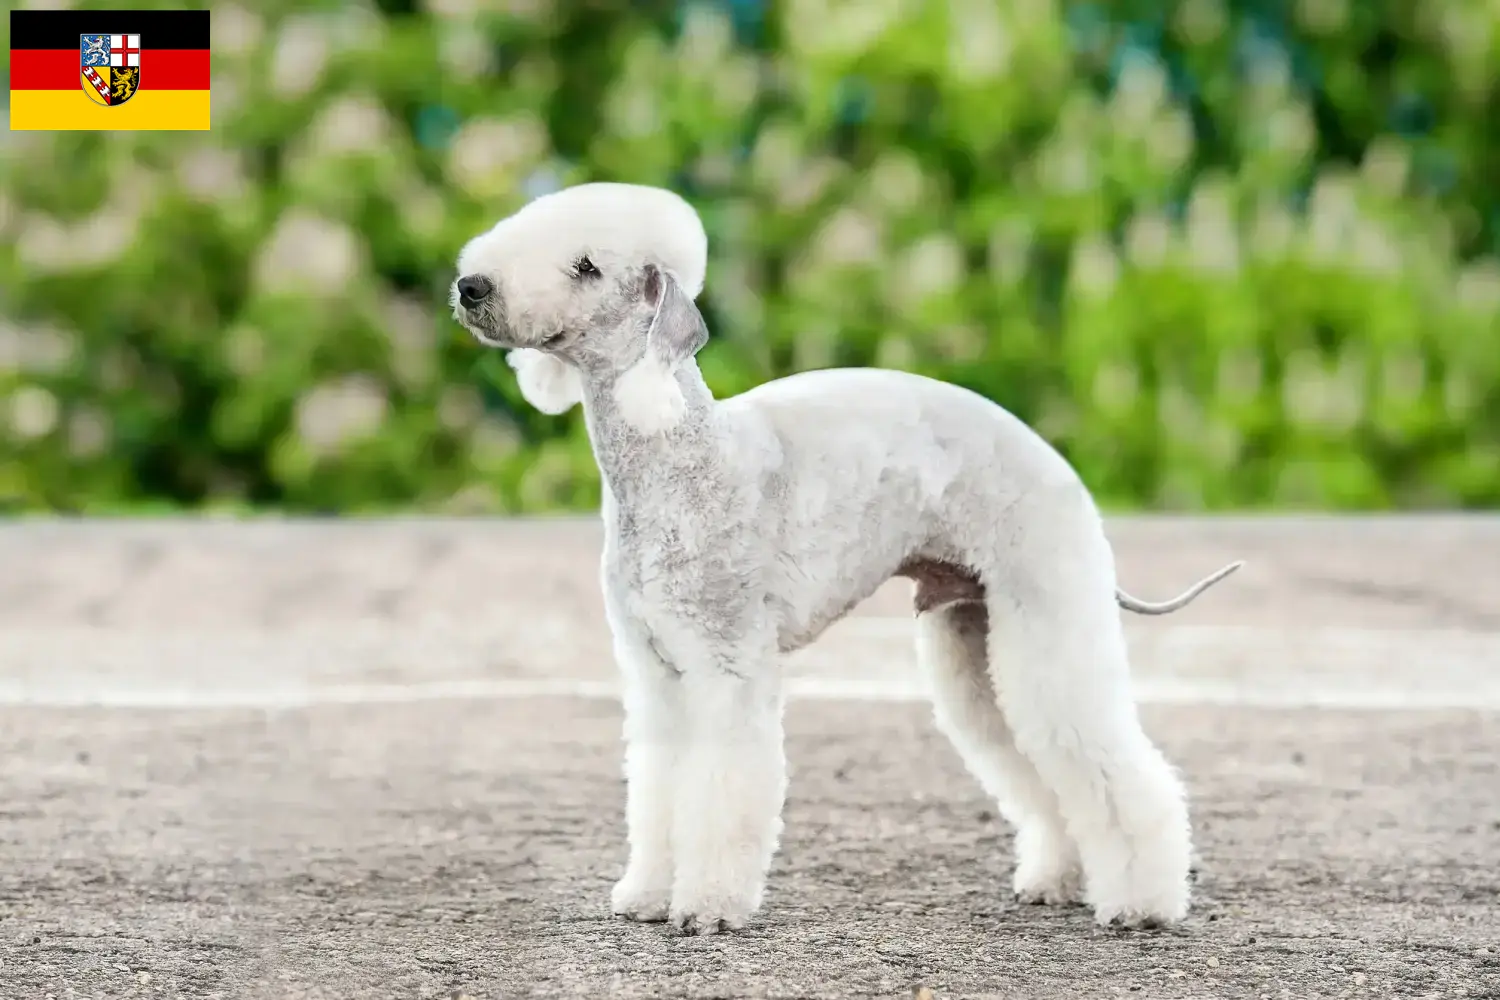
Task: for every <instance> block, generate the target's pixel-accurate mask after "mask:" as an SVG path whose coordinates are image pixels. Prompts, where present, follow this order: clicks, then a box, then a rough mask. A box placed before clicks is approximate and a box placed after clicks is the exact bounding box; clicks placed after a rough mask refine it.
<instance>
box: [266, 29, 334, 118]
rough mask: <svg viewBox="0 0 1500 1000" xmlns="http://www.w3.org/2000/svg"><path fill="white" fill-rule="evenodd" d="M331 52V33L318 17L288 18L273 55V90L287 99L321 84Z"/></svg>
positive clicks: (271, 79) (271, 81)
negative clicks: (318, 21) (329, 35)
mask: <svg viewBox="0 0 1500 1000" xmlns="http://www.w3.org/2000/svg"><path fill="white" fill-rule="evenodd" d="M329 54H330V51H329V44H328V37H327V35H326V33H325V31H324V29H323V28H322V27H321V26H320V25H319V24H318V23H317V22H316V21H314V20H312V19H310V18H305V17H293V18H288V19H287V21H286V22H285V23H284V24H283V25H282V28H281V34H280V36H279V37H278V38H277V39H276V49H275V51H274V52H273V53H272V55H271V74H270V83H271V90H272V91H273V92H274V93H275V94H276V96H278V97H281V98H283V99H292V98H297V97H301V96H302V95H304V94H306V93H307V92H308V91H310V90H312V89H313V88H314V87H316V86H317V85H318V80H319V79H321V78H322V76H323V68H324V67H325V66H326V65H327V64H328V57H329Z"/></svg>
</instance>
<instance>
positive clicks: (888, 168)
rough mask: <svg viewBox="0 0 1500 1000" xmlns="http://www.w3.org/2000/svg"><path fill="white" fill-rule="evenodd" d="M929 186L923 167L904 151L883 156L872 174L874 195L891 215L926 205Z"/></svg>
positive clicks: (870, 185) (871, 185) (870, 184)
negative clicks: (894, 212)
mask: <svg viewBox="0 0 1500 1000" xmlns="http://www.w3.org/2000/svg"><path fill="white" fill-rule="evenodd" d="M926 186H927V184H926V178H925V177H924V176H923V174H922V166H921V164H920V163H918V162H917V159H916V157H915V156H913V155H911V154H910V153H907V152H905V151H904V150H896V151H892V152H887V153H884V154H882V155H881V157H880V159H879V160H877V161H876V162H875V166H874V167H873V168H872V169H871V171H870V177H869V189H870V193H871V194H873V195H874V197H875V200H876V202H877V203H878V204H879V205H881V207H883V208H885V209H887V210H889V211H896V212H905V211H910V210H912V209H914V208H916V207H918V206H919V205H922V203H923V200H924V199H923V195H924V193H925V189H926Z"/></svg>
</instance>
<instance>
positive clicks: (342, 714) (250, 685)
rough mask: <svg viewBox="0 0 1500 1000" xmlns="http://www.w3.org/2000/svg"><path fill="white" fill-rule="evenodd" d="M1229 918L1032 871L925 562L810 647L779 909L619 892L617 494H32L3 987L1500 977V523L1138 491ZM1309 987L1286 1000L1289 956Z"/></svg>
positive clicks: (7, 818) (1149, 574) (460, 988)
mask: <svg viewBox="0 0 1500 1000" xmlns="http://www.w3.org/2000/svg"><path fill="white" fill-rule="evenodd" d="M1110 533H1111V537H1112V539H1113V540H1114V542H1115V545H1116V551H1117V554H1118V560H1119V564H1120V574H1121V580H1122V583H1123V584H1124V585H1125V586H1126V587H1127V588H1128V589H1130V590H1131V591H1132V592H1135V593H1137V594H1140V595H1141V596H1144V597H1148V598H1159V597H1163V596H1167V595H1169V594H1172V593H1175V592H1176V591H1178V590H1180V589H1181V588H1182V587H1184V586H1186V585H1187V583H1189V582H1191V581H1192V580H1193V579H1196V578H1197V577H1198V576H1201V575H1202V574H1203V573H1205V572H1207V571H1209V570H1211V569H1214V568H1216V567H1217V566H1218V565H1220V564H1222V563H1223V562H1226V561H1228V560H1230V559H1234V558H1245V559H1247V560H1248V561H1249V564H1248V565H1247V567H1246V568H1245V569H1244V570H1242V571H1241V572H1240V573H1239V574H1238V575H1236V576H1234V577H1232V578H1230V580H1228V581H1226V582H1225V583H1223V584H1222V585H1220V587H1218V588H1216V589H1214V590H1212V591H1210V592H1209V593H1208V594H1206V595H1204V596H1203V597H1202V598H1200V600H1199V601H1198V603H1196V604H1194V605H1193V606H1192V607H1190V608H1189V609H1187V610H1185V611H1183V612H1180V613H1179V614H1177V615H1174V616H1171V617H1168V618H1164V619H1140V618H1130V617H1127V623H1128V627H1129V629H1130V635H1131V641H1132V649H1133V653H1134V669H1135V677H1136V680H1137V685H1138V689H1139V692H1140V694H1141V696H1142V698H1143V700H1144V701H1146V702H1147V703H1148V707H1147V708H1146V709H1145V717H1146V721H1147V725H1148V728H1149V729H1150V731H1151V732H1152V734H1153V736H1155V737H1156V738H1157V739H1158V740H1159V741H1160V742H1161V743H1162V745H1163V747H1164V749H1165V750H1166V752H1167V753H1168V755H1169V756H1170V757H1171V759H1172V760H1173V761H1174V762H1176V763H1177V764H1179V766H1181V767H1182V768H1183V770H1184V774H1185V776H1186V778H1187V780H1188V782H1189V784H1190V787H1191V790H1192V795H1193V814H1194V824H1195V831H1196V836H1197V842H1198V848H1199V853H1200V856H1201V860H1200V865H1199V875H1198V883H1197V888H1196V890H1195V891H1196V897H1195V909H1194V913H1193V915H1192V917H1191V918H1190V919H1189V921H1188V922H1187V923H1186V924H1185V925H1184V926H1183V927H1181V928H1179V929H1174V930H1172V931H1168V932H1161V933H1139V934H1120V933H1108V932H1105V931H1101V930H1097V929H1095V928H1094V927H1093V926H1092V924H1091V923H1090V921H1089V919H1088V917H1087V914H1086V912H1084V911H1081V910H1062V911H1058V910H1051V909H1047V908H1034V907H1021V906H1018V905H1016V904H1014V903H1012V902H1010V901H1009V899H1008V898H1007V894H1006V892H1005V891H1004V890H1005V886H1006V884H1007V880H1008V872H1009V864H1010V844H1009V836H1008V834H1007V831H1006V830H1005V828H1004V825H1003V823H1002V822H1001V821H999V820H998V819H996V818H995V816H994V813H993V809H992V807H991V806H990V804H989V803H987V802H986V801H985V800H984V797H983V795H982V794H981V793H980V792H979V790H978V789H977V787H976V786H975V785H974V783H973V782H972V781H971V780H970V779H969V778H968V777H967V776H966V775H965V774H964V773H963V771H962V768H961V766H960V765H959V763H958V761H957V758H956V757H955V755H954V754H953V752H952V751H951V750H950V749H949V748H948V747H947V745H946V744H945V743H944V742H943V741H942V739H941V737H939V736H938V735H937V734H936V733H935V732H934V730H933V728H932V726H931V723H930V716H929V712H928V710H927V708H926V707H925V705H924V704H922V703H921V701H920V700H918V699H919V698H920V695H921V685H920V679H919V678H917V677H915V675H914V673H913V671H912V664H911V658H910V640H909V638H908V637H907V636H908V634H909V606H908V605H907V603H906V601H905V597H904V592H903V591H904V585H903V584H901V583H896V584H893V585H892V586H891V587H889V588H887V589H886V590H885V591H882V593H881V594H879V595H877V596H876V598H875V599H873V600H872V601H870V602H868V603H867V604H866V605H865V606H863V607H861V608H859V609H858V610H857V612H856V614H855V615H853V616H851V618H850V619H848V620H846V621H845V622H843V623H841V624H840V625H839V626H837V627H836V628H835V629H834V630H833V631H832V632H830V633H829V635H827V636H825V637H824V639H823V640H822V641H821V642H820V643H819V644H817V645H816V646H814V647H813V648H811V649H809V650H807V651H804V653H802V654H799V655H798V656H797V657H796V658H795V662H794V664H793V666H792V668H791V674H792V678H793V683H794V693H795V695H796V698H795V699H794V701H793V703H792V705H791V707H790V709H789V718H788V726H789V755H790V758H791V760H792V763H793V768H794V771H793V785H792V793H791V799H790V801H789V803H788V810H787V821H788V830H787V835H786V840H785V844H784V849H783V851H782V853H781V855H780V857H779V859H778V862H777V867H776V870H775V872H774V873H773V878H772V885H771V891H770V898H769V903H768V907H767V909H766V911H765V912H764V913H763V915H762V916H761V917H760V918H759V919H758V920H757V921H756V923H755V924H754V925H753V926H752V927H751V928H750V929H748V930H747V931H746V932H744V933H742V934H740V935H736V936H732V937H729V938H724V939H705V940H697V939H677V938H673V937H671V936H670V935H669V934H667V932H665V931H664V930H663V929H662V928H660V927H640V926H633V925H628V924H623V923H618V922H616V921H613V920H611V919H610V918H609V916H608V913H607V896H608V887H609V884H610V882H611V881H612V879H613V878H614V877H615V876H616V874H617V872H618V868H619V865H620V863H621V862H622V860H623V830H622V824H621V817H620V809H621V804H622V801H623V798H622V796H623V789H622V787H621V783H620V779H619V743H618V735H619V715H618V708H617V706H616V705H615V704H614V702H613V701H612V700H611V697H610V695H611V692H612V668H611V665H610V662H609V657H608V646H607V634H606V632H605V631H604V626H603V619H602V612H601V609H600V607H599V598H598V593H597V583H596V565H597V553H598V533H597V527H596V525H595V524H593V523H592V522H591V521H572V520H563V521H555V522H453V521H450V522H431V521H380V522H365V523H361V522H352V521H341V522H292V523H283V522H259V523H253V524H229V523H183V522H142V523H123V522H121V523H95V522H68V523H64V522H44V523H37V524H12V525H9V526H5V527H3V528H0V961H3V964H0V987H3V988H0V997H4V998H10V997H17V998H31V997H38V998H41V997H45V996H48V995H49V994H50V995H53V996H56V997H63V996H68V995H70V993H69V991H70V990H71V991H73V992H72V994H71V995H78V996H96V995H98V996H107V997H116V996H143V997H144V996H161V997H168V996H183V997H188V996H192V997H198V996H222V997H255V998H259V997H339V998H353V997H420V996H429V997H447V996H452V995H455V993H468V994H469V995H472V996H474V997H476V998H478V997H510V996H528V995H549V996H550V995H556V996H573V995H581V996H610V995H618V996H627V997H636V996H639V997H648V996H670V997H693V998H698V997H729V996H750V997H772V996H775V997H804V996H818V997H822V996H827V997H868V996H898V995H910V994H911V991H912V990H913V989H915V988H918V987H922V986H925V987H928V988H930V989H931V990H933V992H934V994H935V996H937V997H938V998H944V997H978V996H995V997H1029V996H1037V997H1073V996H1113V995H1117V994H1118V995H1131V994H1136V995H1141V996H1161V997H1176V996H1240V995H1246V996H1262V995H1264V996H1271V997H1278V996H1282V995H1289V996H1299V997H1300V996H1324V995H1326V996H1340V995H1351V996H1353V995H1360V996H1362V995H1411V996H1419V995H1426V994H1429V993H1431V994H1434V995H1441V996H1458V995H1467V996H1500V954H1497V951H1500V909H1497V905H1500V904H1497V901H1500V875H1497V871H1500V518H1479V517H1474V518H1466V517H1454V518H1410V519H1372V520H1346V519H1323V518H1319V519H1307V520H1292V519H1255V518H1246V519H1232V520H1214V519H1168V518H1160V519H1158V518H1145V519H1118V520H1114V521H1112V522H1111V523H1110ZM1283 991H1285V992H1283Z"/></svg>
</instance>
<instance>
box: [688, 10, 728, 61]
mask: <svg viewBox="0 0 1500 1000" xmlns="http://www.w3.org/2000/svg"><path fill="white" fill-rule="evenodd" d="M733 46H734V24H733V23H732V22H731V21H730V20H729V17H728V16H727V15H726V14H725V13H723V12H722V11H719V10H715V9H714V8H712V7H710V6H708V5H707V4H690V5H687V7H686V9H685V14H684V15H683V18H682V31H681V32H680V33H679V34H678V36H677V58H678V59H679V60H680V61H681V62H682V63H683V65H684V66H685V67H688V68H691V69H696V70H698V71H699V72H700V73H702V72H711V71H712V70H713V69H714V68H715V67H717V66H719V65H721V64H722V63H723V61H724V60H725V59H726V58H727V57H728V56H729V55H730V54H731V49H732V48H733Z"/></svg>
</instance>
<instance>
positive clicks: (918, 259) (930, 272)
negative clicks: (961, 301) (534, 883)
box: [887, 233, 964, 308]
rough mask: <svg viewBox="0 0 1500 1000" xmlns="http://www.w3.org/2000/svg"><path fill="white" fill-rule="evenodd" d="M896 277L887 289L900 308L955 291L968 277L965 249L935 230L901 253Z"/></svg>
mask: <svg viewBox="0 0 1500 1000" xmlns="http://www.w3.org/2000/svg"><path fill="white" fill-rule="evenodd" d="M893 278H894V280H892V281H889V282H887V291H888V293H889V295H890V297H891V299H892V301H893V302H895V303H896V304H897V305H898V307H900V308H911V307H915V306H917V305H919V304H920V303H922V302H925V301H926V300H928V299H930V298H932V297H934V296H939V295H949V294H952V292H953V290H954V289H955V288H957V287H958V285H959V284H960V283H961V282H962V281H963V279H964V252H963V248H962V247H961V246H959V245H958V241H957V240H955V239H954V238H953V237H952V236H950V235H948V234H947V233H931V234H929V235H927V236H924V237H922V239H920V240H919V241H917V242H916V243H915V244H913V245H912V246H910V247H908V248H907V250H906V252H905V253H903V254H902V255H901V260H900V262H899V263H898V264H897V265H896V268H895V274H894V276H893Z"/></svg>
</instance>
